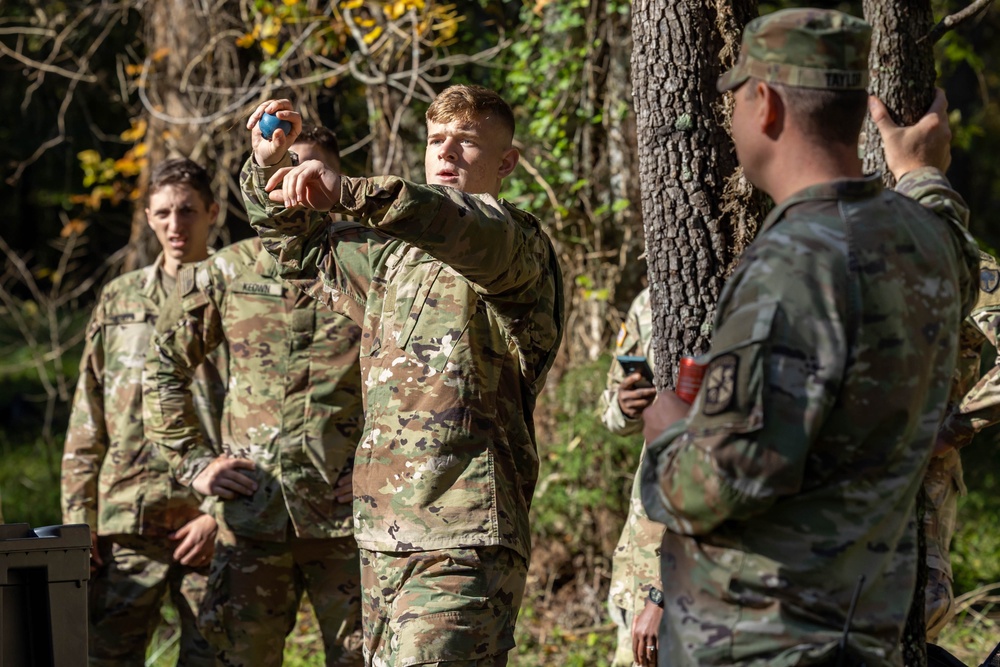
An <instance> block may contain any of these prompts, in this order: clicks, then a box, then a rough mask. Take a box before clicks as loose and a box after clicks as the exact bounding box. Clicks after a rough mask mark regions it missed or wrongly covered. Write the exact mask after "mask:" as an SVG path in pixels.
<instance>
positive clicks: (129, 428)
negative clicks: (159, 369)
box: [62, 256, 225, 537]
mask: <svg viewBox="0 0 1000 667" xmlns="http://www.w3.org/2000/svg"><path fill="white" fill-rule="evenodd" d="M161 263H162V256H161V257H159V258H157V260H156V262H154V263H153V264H152V265H151V266H149V267H147V268H145V269H141V270H139V271H133V272H132V273H128V274H126V275H124V276H121V277H119V278H116V279H115V280H113V281H111V282H110V283H108V284H107V285H106V286H105V287H104V289H103V290H102V291H101V295H100V297H99V299H98V302H97V306H96V307H95V308H94V312H93V315H92V316H91V318H90V324H89V325H88V327H87V337H86V340H85V347H84V351H83V359H82V360H81V362H80V380H79V382H78V383H77V385H76V393H75V394H74V396H73V407H72V412H71V414H70V421H69V430H68V432H67V433H66V445H65V453H64V455H63V461H62V508H63V523H67V524H70V523H86V524H89V525H90V527H91V530H95V531H97V532H98V533H99V534H100V535H121V534H140V535H149V536H160V537H165V536H166V535H167V534H169V533H171V532H173V531H175V530H177V529H178V528H180V527H181V526H183V525H184V524H185V523H187V522H188V521H190V520H191V519H193V518H195V517H196V516H198V515H199V514H200V511H199V509H198V507H199V502H200V500H199V499H198V498H197V497H196V496H195V494H194V493H193V492H191V491H188V490H187V489H185V488H184V487H182V486H180V485H178V484H177V483H175V482H174V481H173V480H172V479H171V477H170V470H169V467H168V465H167V462H166V461H165V460H164V459H163V457H162V456H160V454H159V453H158V452H157V450H156V447H155V446H154V445H153V443H152V442H150V441H149V440H147V439H146V438H145V436H144V435H143V422H142V369H143V364H144V362H145V359H146V353H147V351H148V349H149V341H150V338H151V336H152V334H153V327H154V325H155V323H156V318H157V315H158V314H159V312H160V306H161V304H162V303H163V302H164V301H165V300H166V294H167V293H166V290H165V288H164V287H163V284H162V280H163V279H164V278H168V279H169V277H166V276H163V275H162V272H161V271H160V270H159V267H160V265H161ZM169 280H170V281H171V282H172V279H169ZM220 368H222V369H225V363H224V359H222V358H219V357H213V358H211V359H207V360H206V363H205V364H202V365H201V366H198V367H197V369H195V370H194V371H193V378H192V385H191V386H192V390H191V391H192V396H193V399H192V400H193V407H192V428H193V429H194V430H195V431H197V432H198V434H199V437H200V438H202V439H205V440H206V441H211V442H218V439H219V423H218V415H219V414H220V407H221V404H222V396H223V394H224V392H225V382H224V380H223V377H222V376H221V375H220V371H219V369H220ZM213 415H214V416H213Z"/></svg>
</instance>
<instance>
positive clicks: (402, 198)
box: [242, 86, 563, 667]
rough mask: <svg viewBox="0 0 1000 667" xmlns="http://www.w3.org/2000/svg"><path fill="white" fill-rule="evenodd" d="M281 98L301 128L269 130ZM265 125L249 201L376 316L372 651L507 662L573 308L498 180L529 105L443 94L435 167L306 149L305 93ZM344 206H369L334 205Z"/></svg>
mask: <svg viewBox="0 0 1000 667" xmlns="http://www.w3.org/2000/svg"><path fill="white" fill-rule="evenodd" d="M265 111H267V112H270V113H277V115H278V116H279V117H280V118H282V119H283V120H288V121H290V122H291V123H292V131H291V132H290V134H289V136H288V137H285V135H284V133H283V132H282V131H281V130H277V131H276V132H275V134H274V135H273V137H272V139H271V140H270V141H268V140H265V139H263V137H262V136H261V133H260V130H259V128H258V127H257V122H258V120H259V119H260V118H261V116H262V114H263V113H264V112H265ZM247 127H248V129H251V130H252V137H253V146H254V153H253V156H252V157H251V159H250V160H248V161H247V164H246V166H245V168H244V172H243V177H242V183H243V193H244V201H245V203H246V206H247V212H248V213H249V216H250V221H251V224H253V225H254V227H255V228H256V229H257V230H258V232H259V233H260V234H261V238H262V239H263V240H264V247H265V248H267V249H268V250H269V251H270V252H272V253H273V254H274V255H275V256H276V257H278V259H279V262H280V263H281V264H282V271H283V272H284V274H283V275H285V276H286V277H294V278H296V279H297V280H298V279H304V280H305V283H304V284H303V287H304V288H305V289H308V290H310V293H311V294H313V295H314V296H316V297H317V298H319V299H321V300H322V301H323V302H324V303H327V304H328V305H330V306H331V307H332V308H334V309H335V310H337V311H339V312H342V313H344V314H345V315H347V316H348V317H350V318H351V319H352V320H354V321H355V322H356V323H358V324H359V325H360V326H361V327H362V339H361V369H362V377H363V378H364V382H365V416H366V422H365V431H364V434H363V436H362V439H361V444H360V446H359V448H358V458H357V461H356V464H355V475H354V511H355V535H356V537H357V539H358V543H359V545H360V547H361V549H362V559H361V562H362V588H363V615H364V626H365V627H364V629H365V656H366V661H367V662H370V663H371V664H373V665H378V666H379V667H386V666H389V667H391V666H400V667H402V666H403V665H412V664H427V663H430V664H438V663H448V662H452V661H454V662H457V663H459V664H463V665H473V664H474V665H495V666H499V665H504V664H506V662H507V652H508V651H509V650H510V649H511V648H513V646H514V624H515V621H516V619H517V613H518V609H519V607H520V603H521V598H522V595H523V592H524V586H525V581H526V577H527V561H528V557H529V555H530V550H531V537H530V531H529V525H528V507H529V505H530V503H531V496H532V493H533V491H534V487H535V482H536V481H537V476H538V454H537V450H536V445H535V433H534V424H533V417H532V413H533V410H534V406H535V400H536V398H537V396H538V393H539V392H540V391H541V388H542V385H543V384H544V381H545V376H546V374H547V372H548V370H549V368H550V366H551V365H552V361H553V360H554V358H555V354H556V351H557V348H558V346H559V342H560V340H561V337H562V327H563V307H562V297H563V294H562V289H563V288H562V280H561V276H560V272H559V268H558V264H557V262H556V256H555V251H554V249H553V247H552V244H551V242H550V241H549V239H548V237H547V236H546V235H545V234H544V232H543V231H542V229H541V225H540V223H539V222H538V220H537V219H535V218H534V217H533V216H531V215H529V214H527V213H525V212H523V211H520V210H519V209H517V208H515V207H514V206H512V205H510V204H508V203H506V202H500V201H498V200H497V199H496V197H497V196H498V193H499V190H500V185H501V182H502V180H503V178H504V177H506V176H507V175H508V174H509V173H510V172H511V171H512V170H513V169H514V167H515V166H516V164H517V160H518V153H517V150H516V149H514V148H513V147H512V145H511V141H512V138H513V132H514V118H513V113H512V111H511V110H510V107H509V105H507V103H506V102H504V101H503V99H502V98H500V97H499V96H498V95H497V94H496V93H494V92H493V91H489V90H486V89H484V88H479V87H477V86H452V87H450V88H448V89H447V90H445V91H443V92H442V93H441V94H440V95H438V97H437V98H436V99H435V101H434V102H433V103H432V104H431V106H430V108H429V109H428V111H427V131H428V137H427V146H426V149H425V153H424V156H425V163H424V166H425V170H426V178H427V181H428V183H429V184H430V185H420V184H416V183H412V182H409V181H406V180H403V179H401V178H397V177H393V176H388V177H380V178H379V177H377V178H368V179H365V178H347V177H341V176H340V175H339V174H337V173H336V172H333V171H331V170H329V169H326V168H325V167H324V166H323V165H322V164H321V163H319V162H315V161H311V162H306V163H304V164H302V165H299V166H298V167H293V166H292V164H291V161H290V159H289V157H288V155H287V151H286V148H287V145H288V140H289V139H291V140H294V139H295V137H296V136H297V134H298V131H299V127H300V118H299V115H298V114H297V113H295V112H294V111H292V110H291V103H289V102H288V101H287V100H281V101H274V100H272V101H268V102H266V103H264V104H262V105H261V106H260V107H258V109H257V110H256V111H255V112H254V114H253V115H252V116H251V117H250V120H249V121H248V124H247ZM278 202H280V203H278ZM330 210H332V211H334V212H338V213H345V214H348V215H350V216H352V217H357V218H358V219H359V220H360V222H361V223H362V224H363V225H364V226H363V227H362V226H360V225H354V224H350V223H332V224H331V223H329V222H328V220H327V216H326V212H327V211H330ZM317 277H319V278H320V279H321V283H320V284H317V283H316V282H315V279H316V278H317Z"/></svg>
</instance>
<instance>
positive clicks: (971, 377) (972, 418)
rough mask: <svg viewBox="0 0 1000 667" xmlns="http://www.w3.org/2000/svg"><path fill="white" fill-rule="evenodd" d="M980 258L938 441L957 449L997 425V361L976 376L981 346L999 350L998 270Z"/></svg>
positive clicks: (987, 257)
mask: <svg viewBox="0 0 1000 667" xmlns="http://www.w3.org/2000/svg"><path fill="white" fill-rule="evenodd" d="M980 256H981V260H980V268H979V299H978V301H976V305H975V306H973V308H972V314H971V315H969V317H967V318H966V320H965V322H963V324H962V329H961V339H960V349H961V353H960V355H959V361H958V365H957V366H956V368H955V379H954V387H953V389H952V394H951V400H950V401H949V403H948V411H947V412H946V413H945V419H944V423H943V424H942V425H941V437H942V438H944V439H945V440H946V441H948V442H949V443H951V444H952V446H954V447H955V448H956V449H961V448H962V447H965V446H966V445H967V444H969V442H971V441H972V437H973V436H974V435H975V434H976V433H978V432H979V431H980V430H982V429H984V428H986V427H987V426H991V425H992V424H996V423H997V422H998V421H1000V358H998V359H997V364H996V365H994V366H993V367H992V368H990V369H989V370H988V371H987V372H986V373H985V374H984V375H982V377H980V373H979V362H980V358H981V353H982V348H983V344H984V343H987V342H988V343H989V344H990V345H992V346H993V347H994V348H997V349H1000V340H998V334H1000V289H998V288H1000V266H998V265H997V260H996V259H995V258H994V257H993V256H992V255H989V254H987V253H985V252H982V253H980Z"/></svg>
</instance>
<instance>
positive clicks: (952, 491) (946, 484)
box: [924, 450, 962, 642]
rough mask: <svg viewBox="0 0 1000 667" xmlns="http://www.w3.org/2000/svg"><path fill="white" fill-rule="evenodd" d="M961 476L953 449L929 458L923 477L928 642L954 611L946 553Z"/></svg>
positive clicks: (959, 464) (954, 515) (948, 546)
mask: <svg viewBox="0 0 1000 667" xmlns="http://www.w3.org/2000/svg"><path fill="white" fill-rule="evenodd" d="M961 477H962V459H961V457H960V455H959V453H958V452H957V451H954V450H952V451H950V452H948V453H947V454H945V455H944V456H936V457H934V458H933V459H931V462H930V465H929V466H928V468H927V474H926V475H925V477H924V490H925V491H926V493H927V512H926V514H925V515H924V533H925V535H926V537H927V589H926V592H925V596H924V618H925V621H926V623H927V641H929V642H933V641H934V640H935V639H936V638H937V636H938V633H939V632H941V630H942V629H943V628H944V626H945V625H947V624H948V621H950V620H951V617H952V616H953V615H954V611H955V610H954V603H955V594H954V591H953V590H952V572H951V558H950V556H949V551H950V550H951V538H952V536H954V534H955V524H956V520H957V518H958V497H959V495H961V493H962V486H961V485H960V484H961V482H960V480H961Z"/></svg>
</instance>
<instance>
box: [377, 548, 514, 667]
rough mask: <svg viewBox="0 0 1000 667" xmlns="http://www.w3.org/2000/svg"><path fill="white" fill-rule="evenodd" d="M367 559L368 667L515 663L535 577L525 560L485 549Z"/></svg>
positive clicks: (511, 553) (462, 666) (504, 550)
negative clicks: (512, 654) (511, 659)
mask: <svg viewBox="0 0 1000 667" xmlns="http://www.w3.org/2000/svg"><path fill="white" fill-rule="evenodd" d="M361 559H362V564H363V567H362V579H361V585H362V588H363V594H362V596H363V602H362V604H363V605H364V611H363V618H364V624H365V633H364V634H365V648H364V650H365V664H366V665H371V666H372V667H409V666H410V665H437V664H447V665H450V666H452V667H465V666H468V667H472V666H474V665H475V666H480V665H481V666H484V667H485V666H499V665H505V664H506V663H507V660H506V655H507V652H508V651H509V650H510V649H512V648H513V647H514V625H515V622H516V620H517V611H518V609H519V608H520V606H521V596H522V594H523V591H524V585H525V581H526V579H527V575H528V564H527V561H526V560H525V559H524V558H523V557H522V556H520V555H519V554H517V553H515V552H514V551H512V550H510V549H507V548H504V547H478V548H469V549H440V550H434V551H421V552H415V553H414V552H397V553H383V552H374V551H367V550H362V552H361ZM458 619H461V622H457V621H458Z"/></svg>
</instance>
